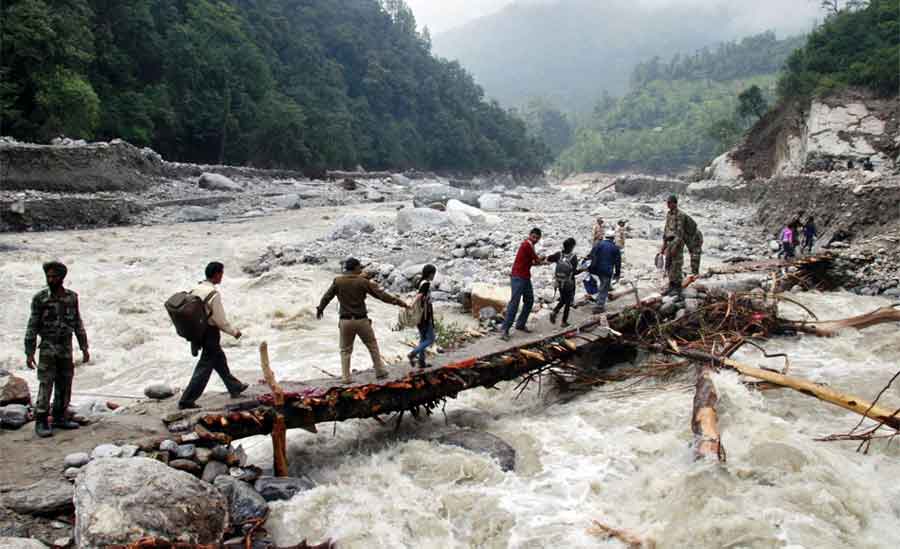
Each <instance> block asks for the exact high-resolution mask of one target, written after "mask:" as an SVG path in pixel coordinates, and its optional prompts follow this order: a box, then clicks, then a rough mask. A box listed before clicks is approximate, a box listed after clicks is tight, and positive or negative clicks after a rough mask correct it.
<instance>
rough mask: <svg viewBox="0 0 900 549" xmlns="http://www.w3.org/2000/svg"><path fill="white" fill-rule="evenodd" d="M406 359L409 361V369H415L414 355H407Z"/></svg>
mask: <svg viewBox="0 0 900 549" xmlns="http://www.w3.org/2000/svg"><path fill="white" fill-rule="evenodd" d="M406 358H408V359H409V366H410V367H411V368H415V367H416V355H415V354H414V353H409V354H408V355H406Z"/></svg>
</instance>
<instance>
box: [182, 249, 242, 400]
mask: <svg viewBox="0 0 900 549" xmlns="http://www.w3.org/2000/svg"><path fill="white" fill-rule="evenodd" d="M204 274H205V275H206V280H203V281H201V282H200V283H199V284H197V286H196V287H195V288H194V289H193V290H191V294H192V295H195V296H197V297H199V298H200V299H202V300H203V302H204V303H205V307H206V314H207V323H208V324H209V326H208V327H207V328H206V331H205V332H204V333H203V340H202V341H201V342H200V349H201V351H200V360H198V361H197V366H196V367H195V368H194V373H193V375H192V376H191V381H190V382H189V383H188V386H187V388H185V390H184V392H183V393H182V394H181V398H180V399H179V401H178V408H179V409H182V410H189V409H193V408H199V407H200V406H199V405H198V404H197V399H198V398H200V396H201V395H203V391H205V390H206V384H207V383H209V377H210V376H211V375H212V373H213V371H215V372H216V373H217V374H219V377H220V378H221V379H222V383H224V384H225V388H226V389H228V393H229V394H230V395H231V398H237V397H239V396H241V393H243V392H244V391H246V390H247V387H249V385H247V384H246V383H243V382H241V380H239V379H238V378H236V377H234V376H233V375H232V374H231V370H230V369H229V368H228V358H227V357H226V356H225V351H223V350H222V332H225V333H226V334H228V335H230V336H231V337H233V338H235V339H240V338H241V335H243V334H241V331H240V330H238V329H236V328H235V327H234V326H232V325H231V323H230V322H228V317H227V316H226V315H225V307H224V306H223V305H222V294H221V293H220V292H219V290H218V288H216V286H218V285H219V284H221V283H222V277H224V276H225V265H223V264H222V263H219V262H218V261H213V262H211V263H209V264H208V265H207V266H206V270H205V272H204ZM192 345H193V344H192Z"/></svg>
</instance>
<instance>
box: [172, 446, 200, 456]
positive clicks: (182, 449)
mask: <svg viewBox="0 0 900 549" xmlns="http://www.w3.org/2000/svg"><path fill="white" fill-rule="evenodd" d="M196 453H197V447H196V446H194V445H193V444H180V445H178V446H177V447H176V448H175V452H174V454H175V457H176V458H177V459H192V458H193V457H194V454H196Z"/></svg>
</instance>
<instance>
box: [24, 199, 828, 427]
mask: <svg viewBox="0 0 900 549" xmlns="http://www.w3.org/2000/svg"><path fill="white" fill-rule="evenodd" d="M667 204H668V208H669V211H668V215H667V217H666V225H665V229H664V231H663V243H662V248H661V250H660V254H661V255H662V257H664V258H665V265H666V270H667V273H668V278H669V289H668V290H667V292H666V293H668V294H678V295H680V292H681V287H682V278H683V274H682V266H683V262H684V250H683V249H684V247H685V246H687V248H688V250H689V253H690V260H691V272H692V273H693V274H698V272H699V269H700V254H701V248H702V243H703V236H702V234H701V233H700V231H699V230H698V229H697V225H696V223H695V222H694V220H693V219H691V218H690V216H688V215H687V214H685V213H684V212H682V211H681V210H679V209H678V198H677V197H676V196H675V195H672V196H670V197H669V199H668V201H667ZM811 224H812V219H811V218H810V221H809V222H808V226H809V225H811ZM813 227H814V226H813ZM625 231H626V222H625V221H620V222H619V223H618V227H617V228H616V229H613V228H606V227H605V226H604V222H603V220H602V219H598V220H597V223H596V224H595V226H594V230H593V235H592V236H593V237H594V238H593V246H592V248H591V252H590V254H589V256H588V258H587V260H586V261H584V262H580V261H579V258H578V256H577V255H576V254H575V246H576V241H575V239H574V238H567V239H566V240H565V241H564V242H563V247H562V250H561V251H559V252H556V253H554V254H551V255H550V256H548V257H544V256H541V255H540V254H539V253H538V252H537V251H536V249H535V245H536V244H537V243H538V242H540V240H541V237H542V232H541V230H540V229H539V228H534V229H532V230H531V232H530V233H529V235H528V237H527V238H526V239H525V240H524V241H523V242H522V243H521V244H520V245H519V248H518V250H517V252H516V257H515V260H514V262H513V266H512V271H511V273H510V285H511V289H512V295H511V298H510V300H509V303H508V305H507V308H506V314H505V317H504V321H503V324H502V334H501V337H502V338H503V339H505V340H508V339H509V337H510V330H511V329H512V328H513V326H515V328H516V329H517V330H519V331H522V332H526V333H528V332H530V330H529V328H528V326H527V322H528V317H529V315H530V314H531V310H532V307H533V305H534V287H533V286H532V282H531V269H532V267H534V266H537V265H542V264H546V263H553V264H555V265H556V268H555V271H554V283H555V286H556V289H557V290H558V292H559V301H558V303H557V304H556V306H555V307H554V309H553V311H552V312H551V314H550V322H551V323H554V324H555V323H556V321H557V319H558V318H559V315H560V313H562V319H561V320H562V323H561V325H562V326H567V325H568V322H569V313H570V310H571V308H572V306H573V305H574V300H575V294H576V292H577V285H576V276H578V275H579V274H581V273H584V272H587V273H588V281H589V283H588V284H586V287H594V288H595V291H594V292H589V293H594V308H593V312H594V313H598V314H605V311H606V301H607V297H608V294H609V291H610V288H611V287H612V285H613V284H614V283H615V282H616V281H618V280H619V278H620V277H621V274H622V256H623V253H624V248H625ZM812 234H813V236H814V235H815V230H814V228H813V232H812ZM810 246H811V244H810ZM43 270H44V274H45V278H46V282H47V288H45V289H43V290H41V291H40V292H38V293H37V294H36V295H35V296H34V298H33V299H32V301H31V315H30V317H29V320H28V326H27V329H26V333H25V356H26V364H27V366H28V367H29V368H32V369H35V368H36V369H37V377H38V382H39V389H38V397H37V402H36V404H35V420H36V422H35V431H36V433H37V435H38V436H40V437H48V436H51V435H52V434H53V429H54V428H56V429H77V428H78V427H79V425H78V423H76V422H74V421H71V419H70V418H68V417H67V415H66V413H67V409H68V406H69V402H70V400H71V393H72V380H73V377H74V365H73V359H72V354H73V348H72V338H73V336H74V337H75V339H76V340H77V342H78V345H79V347H80V349H81V352H82V358H83V361H84V362H85V363H87V362H89V361H90V352H89V350H88V339H87V334H86V332H85V329H84V324H83V322H82V319H81V312H80V310H79V304H78V295H77V294H76V293H75V292H73V291H71V290H69V289H67V288H65V287H64V281H65V278H66V275H67V273H68V269H67V268H66V266H65V265H64V264H62V263H60V262H58V261H52V262H48V263H45V264H44V265H43ZM342 270H343V273H342V274H341V275H339V276H337V277H336V278H335V279H334V280H333V282H332V284H331V285H330V286H329V288H328V290H327V291H326V292H325V294H324V295H323V296H322V299H321V300H320V302H319V306H318V308H317V310H316V318H317V319H320V320H321V319H322V318H323V317H324V313H325V309H326V308H327V307H328V305H329V303H331V301H332V300H333V299H335V298H337V300H338V303H339V308H338V317H339V319H338V331H339V340H340V342H339V346H340V356H341V374H342V375H341V381H342V383H345V384H349V383H352V381H353V379H352V376H351V369H350V364H351V355H352V354H353V346H354V342H355V340H356V338H357V337H358V338H359V339H361V340H362V342H363V344H364V345H365V346H366V348H367V349H368V351H369V354H370V355H371V359H372V364H373V366H374V369H375V375H376V377H377V378H384V377H386V376H387V375H388V373H387V370H386V369H385V366H384V362H383V360H382V357H381V352H380V350H379V347H378V341H377V339H376V337H375V331H374V329H373V327H372V321H371V319H370V318H369V316H368V310H367V308H366V298H367V297H368V296H372V297H375V298H376V299H379V300H381V301H383V302H385V303H388V304H392V305H396V306H398V307H402V308H407V307H409V306H410V305H409V304H407V303H406V302H405V301H404V300H402V299H400V298H399V297H396V296H393V295H391V294H389V293H388V292H386V291H384V290H383V289H381V288H380V287H379V286H378V285H377V284H376V283H375V282H374V281H373V280H371V279H370V278H369V277H367V276H365V275H364V273H363V265H362V263H361V262H360V261H359V260H358V259H356V258H353V257H351V258H348V259H347V260H345V261H344V263H343V269H342ZM224 273H225V266H224V265H223V264H222V263H220V262H216V261H214V262H211V263H209V264H208V265H207V266H206V269H205V279H204V280H202V281H201V282H199V283H198V284H197V286H196V287H195V288H194V289H193V290H192V291H191V292H190V294H191V295H192V296H196V298H198V299H200V300H202V303H203V307H204V311H205V316H204V318H205V319H206V324H207V326H206V329H205V331H204V332H203V336H202V338H201V339H200V340H198V341H192V342H191V350H192V353H193V354H194V355H196V354H197V351H200V358H199V360H198V362H197V365H196V366H195V368H194V372H193V375H192V376H191V379H190V382H189V383H188V385H187V387H186V388H185V390H184V391H183V392H182V394H181V397H180V399H179V402H178V407H179V408H180V409H192V408H199V406H198V404H197V399H199V398H200V396H201V395H202V394H203V392H204V390H205V389H206V386H207V383H208V382H209V378H210V376H211V375H212V373H213V372H216V373H217V374H218V375H219V377H220V378H221V379H222V381H223V383H224V384H225V387H226V389H227V390H228V392H229V394H230V395H231V396H232V397H233V398H236V397H238V396H240V395H241V393H243V392H244V391H245V390H246V389H247V388H248V385H247V384H246V383H243V382H242V381H240V380H239V379H237V378H236V377H235V376H234V375H233V374H232V373H231V371H230V369H229V367H228V360H227V357H226V356H225V352H224V351H223V350H222V345H221V338H222V332H225V333H226V334H228V335H230V336H232V337H234V338H235V339H240V338H241V336H242V333H241V331H240V330H239V329H236V328H235V327H233V326H232V325H231V323H230V322H229V321H228V317H227V315H226V314H225V309H224V306H223V303H222V295H221V292H220V291H219V290H218V289H217V286H218V285H219V284H220V283H221V282H222V278H223V277H224ZM436 273H437V269H436V268H435V266H434V265H430V264H429V265H425V267H424V268H423V269H422V272H421V275H420V277H419V284H418V287H417V290H416V295H415V298H414V299H415V300H417V301H418V302H419V303H417V304H416V303H415V301H414V302H413V304H415V305H417V306H418V307H419V308H420V309H421V316H420V319H419V321H418V326H417V328H418V331H419V344H418V345H417V346H416V347H415V348H414V349H413V350H412V351H411V352H410V353H409V354H408V355H407V358H408V360H409V362H410V365H411V366H413V367H420V368H425V367H427V366H428V364H427V362H426V353H427V349H428V348H429V347H430V346H431V345H433V344H434V342H435V318H434V308H433V305H432V301H431V283H432V281H433V280H434V277H435V274H436ZM520 306H521V307H520ZM38 338H39V340H38ZM38 350H39V351H40V355H39V359H38V360H37V361H36V360H35V354H36V352H37V351H38ZM51 397H52V400H53V403H52V404H53V405H52V408H51V406H50V404H51V402H50V401H51ZM51 418H52V427H51V423H50V419H51Z"/></svg>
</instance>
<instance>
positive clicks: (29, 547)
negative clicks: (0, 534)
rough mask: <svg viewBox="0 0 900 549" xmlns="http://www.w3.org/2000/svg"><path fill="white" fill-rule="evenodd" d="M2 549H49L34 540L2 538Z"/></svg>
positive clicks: (0, 540)
mask: <svg viewBox="0 0 900 549" xmlns="http://www.w3.org/2000/svg"><path fill="white" fill-rule="evenodd" d="M0 549H47V546H46V545H44V544H43V543H41V542H39V541H38V540H36V539H33V538H0Z"/></svg>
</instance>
